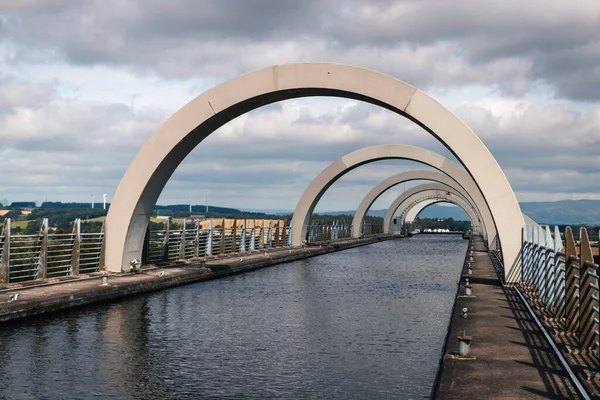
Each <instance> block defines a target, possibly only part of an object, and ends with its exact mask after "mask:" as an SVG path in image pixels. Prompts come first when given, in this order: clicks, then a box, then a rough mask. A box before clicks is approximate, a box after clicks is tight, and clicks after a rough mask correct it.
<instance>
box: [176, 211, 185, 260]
mask: <svg viewBox="0 0 600 400" xmlns="http://www.w3.org/2000/svg"><path fill="white" fill-rule="evenodd" d="M186 225H187V221H186V219H185V218H184V219H182V220H181V235H180V237H179V256H178V258H179V259H180V260H184V259H185V228H186Z"/></svg>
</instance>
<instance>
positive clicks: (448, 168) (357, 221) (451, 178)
mask: <svg viewBox="0 0 600 400" xmlns="http://www.w3.org/2000/svg"><path fill="white" fill-rule="evenodd" d="M410 147H412V146H398V147H396V148H395V149H394V152H397V153H403V152H409V151H410V152H411V153H412V154H413V155H412V156H411V157H410V158H409V159H411V160H413V161H419V162H422V163H426V164H429V165H431V164H433V165H432V166H435V167H439V168H438V169H439V170H440V171H442V172H444V173H440V172H435V171H419V170H417V171H409V172H402V173H399V174H396V175H392V176H390V177H389V178H387V179H384V180H383V181H381V182H380V183H378V184H377V185H376V186H375V187H373V189H371V190H370V191H369V193H367V195H366V196H365V197H364V198H363V199H362V201H361V202H360V204H359V206H358V208H357V209H356V212H355V213H354V219H353V221H352V224H353V225H352V235H353V237H360V232H361V227H362V221H363V220H364V218H365V215H367V212H368V211H369V209H370V208H371V206H372V205H373V203H374V202H375V201H376V200H377V199H378V198H379V197H380V196H381V195H382V194H383V193H385V192H386V191H387V190H388V189H390V188H392V187H394V186H396V185H398V184H400V183H402V182H408V181H411V180H428V181H434V182H438V183H444V184H446V185H448V186H451V187H454V188H456V189H457V190H459V191H460V192H461V193H462V194H463V195H464V196H465V197H466V198H469V199H470V200H471V201H472V203H473V204H474V206H475V208H476V209H477V210H478V212H479V215H480V216H481V221H482V225H483V227H484V228H485V231H484V237H485V238H486V239H487V238H494V237H495V236H496V229H495V226H494V221H493V219H492V216H491V214H490V211H489V208H488V206H487V203H486V202H485V200H484V199H483V196H481V193H480V192H479V190H478V188H477V186H476V185H475V182H473V179H472V178H471V177H470V176H469V175H468V174H467V173H466V172H465V171H464V170H463V169H462V168H461V167H459V166H458V165H456V164H454V163H453V162H452V161H450V160H448V159H447V158H444V157H442V156H440V155H439V154H436V153H433V152H430V151H429V150H424V149H420V148H418V147H417V148H410ZM415 149H419V150H415ZM351 154H353V153H351ZM322 175H323V173H322ZM320 177H321V175H319V178H320ZM323 180H325V179H323ZM311 186H312V184H311ZM469 190H471V191H473V192H472V193H471V192H469ZM313 191H314V189H313ZM315 205H316V203H315ZM313 207H314V206H313ZM296 209H297V210H298V207H296ZM296 215H297V214H296V212H294V216H296ZM300 217H301V214H298V218H299V219H300ZM305 218H306V217H305Z"/></svg>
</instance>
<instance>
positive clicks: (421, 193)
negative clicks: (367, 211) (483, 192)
mask: <svg viewBox="0 0 600 400" xmlns="http://www.w3.org/2000/svg"><path fill="white" fill-rule="evenodd" d="M446 193H451V194H452V195H454V196H456V198H458V199H460V200H462V201H464V203H465V204H466V205H467V207H464V208H463V209H464V210H465V211H466V212H467V213H468V210H467V209H469V208H470V209H471V210H473V214H472V215H473V216H474V220H475V221H478V219H479V217H478V216H477V211H476V208H475V206H474V205H473V204H472V203H470V202H469V201H468V200H467V199H466V198H464V197H463V196H462V194H460V193H459V192H458V191H457V190H456V189H454V188H453V187H451V186H448V185H445V184H443V183H425V184H422V185H418V186H415V187H412V188H410V189H408V190H406V191H405V192H404V193H402V194H401V195H400V196H398V198H396V200H394V201H393V202H392V204H391V205H390V207H389V208H388V210H387V212H386V213H385V217H384V218H383V231H384V233H388V232H389V231H390V229H389V228H390V225H391V223H392V219H393V218H394V216H395V215H397V211H398V209H400V210H401V214H402V213H404V212H405V211H407V208H408V207H409V206H412V205H414V204H415V203H418V202H419V201H421V200H423V199H430V198H432V197H435V196H443V195H445V194H446ZM465 208H466V209H465ZM403 217H404V216H403ZM472 221H473V219H472Z"/></svg>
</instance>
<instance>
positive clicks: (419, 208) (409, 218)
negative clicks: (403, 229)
mask: <svg viewBox="0 0 600 400" xmlns="http://www.w3.org/2000/svg"><path fill="white" fill-rule="evenodd" d="M439 203H449V204H452V205H455V206H457V207H459V208H461V207H460V206H458V205H457V204H454V203H452V202H451V201H447V200H444V199H429V200H424V201H422V202H420V203H419V204H416V205H415V206H414V207H413V208H412V209H411V210H410V211H409V212H407V213H406V218H405V219H404V220H405V221H406V222H413V221H414V220H415V218H417V217H418V216H419V215H420V214H421V213H422V212H423V211H424V210H425V209H426V208H428V207H429V206H432V205H434V204H439ZM461 209H462V208H461ZM467 216H468V214H467Z"/></svg>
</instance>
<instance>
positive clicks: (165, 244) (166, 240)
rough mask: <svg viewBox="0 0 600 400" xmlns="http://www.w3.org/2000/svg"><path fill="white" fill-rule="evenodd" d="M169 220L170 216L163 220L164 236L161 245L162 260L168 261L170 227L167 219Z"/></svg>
mask: <svg viewBox="0 0 600 400" xmlns="http://www.w3.org/2000/svg"><path fill="white" fill-rule="evenodd" d="M170 220H171V219H170V218H167V219H166V220H165V237H164V240H163V247H162V251H163V254H162V260H163V261H169V228H170V226H169V221H170Z"/></svg>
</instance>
